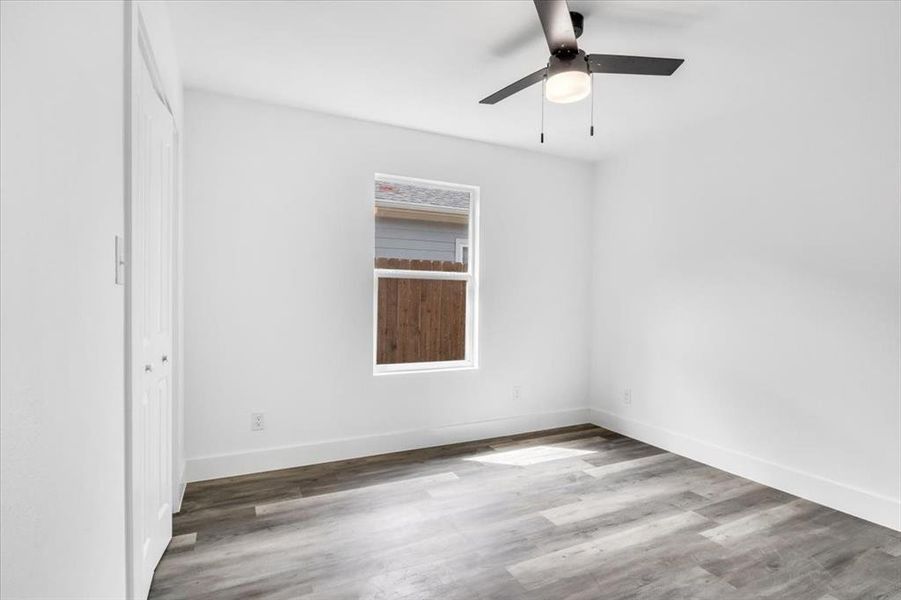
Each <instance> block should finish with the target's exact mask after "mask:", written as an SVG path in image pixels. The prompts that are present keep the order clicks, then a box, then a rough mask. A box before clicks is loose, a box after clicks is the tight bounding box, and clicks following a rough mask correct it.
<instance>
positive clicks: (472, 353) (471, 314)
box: [369, 173, 479, 375]
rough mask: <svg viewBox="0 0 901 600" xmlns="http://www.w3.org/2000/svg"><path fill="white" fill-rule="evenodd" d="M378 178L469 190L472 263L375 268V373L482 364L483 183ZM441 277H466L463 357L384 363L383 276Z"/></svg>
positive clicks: (378, 176)
mask: <svg viewBox="0 0 901 600" xmlns="http://www.w3.org/2000/svg"><path fill="white" fill-rule="evenodd" d="M373 181H374V182H379V181H383V182H389V183H405V184H410V185H422V186H426V187H433V188H440V189H446V190H454V191H461V192H467V193H469V239H468V242H469V244H468V246H469V264H468V268H467V270H466V271H414V270H408V269H376V268H373V277H372V374H373V375H399V374H405V373H406V374H409V373H434V372H440V371H461V370H472V369H478V368H479V360H478V346H479V344H478V339H479V335H478V332H479V318H478V317H479V310H478V307H479V261H478V254H479V187H478V186H475V185H464V184H458V183H448V182H446V181H434V180H431V179H419V178H416V177H404V176H401V175H388V174H384V173H376V174H375V177H374V180H373ZM371 189H372V206H375V202H376V199H375V186H374V185H373V186H372V187H371ZM374 237H375V219H374V218H373V239H374ZM461 241H467V240H457V244H456V252H457V256H458V260H459V256H460V255H461V254H462V247H461V245H460V242H461ZM372 249H373V254H372V261H373V262H370V263H369V264H374V262H375V244H374V243H373V245H372ZM383 278H394V279H440V280H452V281H466V282H467V283H466V335H465V341H464V358H463V360H447V361H435V362H419V363H396V364H389V365H380V364H378V363H377V362H376V361H377V360H378V322H379V315H378V311H379V279H383Z"/></svg>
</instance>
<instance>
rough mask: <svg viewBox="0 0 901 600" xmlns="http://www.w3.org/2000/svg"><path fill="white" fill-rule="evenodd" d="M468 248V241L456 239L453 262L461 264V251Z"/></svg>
mask: <svg viewBox="0 0 901 600" xmlns="http://www.w3.org/2000/svg"><path fill="white" fill-rule="evenodd" d="M464 248H469V240H468V239H466V240H464V239H463V238H457V243H456V245H455V246H454V260H456V261H457V262H463V249H464Z"/></svg>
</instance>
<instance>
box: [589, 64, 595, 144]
mask: <svg viewBox="0 0 901 600" xmlns="http://www.w3.org/2000/svg"><path fill="white" fill-rule="evenodd" d="M589 77H591V95H590V96H589V100H590V101H591V128H590V129H589V135H591V137H594V76H593V75H589Z"/></svg>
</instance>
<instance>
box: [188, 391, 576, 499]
mask: <svg viewBox="0 0 901 600" xmlns="http://www.w3.org/2000/svg"><path fill="white" fill-rule="evenodd" d="M588 419H589V411H588V409H587V408H574V409H569V410H562V411H556V412H546V413H533V414H527V415H518V416H514V417H505V418H499V419H491V420H487V421H478V422H473V423H461V424H456V425H448V426H445V427H439V428H435V429H417V430H411V431H398V432H392V433H385V434H378V435H367V436H360V437H353V438H342V439H335V440H326V441H321V442H312V443H307V444H298V445H296V446H283V447H278V448H267V449H263V450H254V451H251V452H239V453H233V454H219V455H214V456H201V457H197V458H190V459H188V460H187V467H186V470H185V475H186V481H188V482H191V481H204V480H207V479H217V478H219V477H231V476H234V475H246V474H248V473H259V472H262V471H273V470H275V469H286V468H290V467H300V466H304V465H312V464H317V463H323V462H330V461H335V460H345V459H348V458H359V457H361V456H373V455H376V454H385V453H388V452H401V451H404V450H414V449H416V448H428V447H430V446H441V445H444V444H456V443H459V442H470V441H473V440H480V439H485V438H492V437H500V436H505V435H513V434H516V433H526V432H529V431H537V430H541V429H551V428H554V427H565V426H567V425H579V424H582V423H587V422H588Z"/></svg>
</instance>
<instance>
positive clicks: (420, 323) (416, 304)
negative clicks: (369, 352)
mask: <svg viewBox="0 0 901 600" xmlns="http://www.w3.org/2000/svg"><path fill="white" fill-rule="evenodd" d="M375 266H376V268H380V269H411V270H415V271H457V272H460V271H465V270H466V265H465V264H464V263H457V262H450V261H440V260H409V259H400V258H377V259H375ZM377 335H378V340H377V342H376V363H377V364H380V365H384V364H396V363H411V362H434V361H444V360H463V359H464V358H465V357H466V282H465V281H446V280H444V281H442V280H436V279H395V278H387V277H385V278H381V279H379V293H378V327H377Z"/></svg>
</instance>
